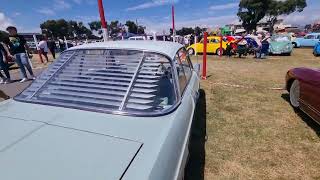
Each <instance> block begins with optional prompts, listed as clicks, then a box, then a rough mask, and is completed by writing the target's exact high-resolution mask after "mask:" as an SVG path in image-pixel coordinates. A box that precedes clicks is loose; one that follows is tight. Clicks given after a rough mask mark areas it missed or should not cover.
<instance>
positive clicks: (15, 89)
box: [0, 54, 58, 97]
mask: <svg viewBox="0 0 320 180" xmlns="http://www.w3.org/2000/svg"><path fill="white" fill-rule="evenodd" d="M57 56H58V55H57ZM49 61H50V62H49V63H48V64H50V63H52V62H53V59H52V57H51V56H50V55H49ZM31 62H32V65H33V72H34V74H35V75H36V76H38V75H39V74H40V73H41V72H42V71H43V70H45V69H46V68H47V64H43V63H40V61H39V56H38V55H37V54H34V55H33V58H32V59H31ZM13 67H16V68H17V65H14V66H13ZM27 74H28V75H29V73H28V72H27ZM10 75H11V79H12V80H13V83H10V84H0V91H3V92H4V93H5V94H6V95H7V96H10V97H14V96H16V95H18V94H20V93H21V92H22V91H23V90H24V89H25V88H27V87H28V86H29V85H30V84H31V82H32V80H29V81H27V82H24V83H20V82H19V81H20V79H21V77H20V70H19V69H18V68H17V69H13V70H11V71H10Z"/></svg>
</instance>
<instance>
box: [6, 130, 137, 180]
mask: <svg viewBox="0 0 320 180" xmlns="http://www.w3.org/2000/svg"><path fill="white" fill-rule="evenodd" d="M1 125H2V124H1ZM140 147H141V143H139V142H134V141H130V140H125V139H119V138H114V137H110V136H105V135H99V134H95V133H90V132H85V131H80V130H75V129H70V128H64V127H58V126H53V125H44V126H42V127H41V128H39V129H37V130H36V131H35V132H33V133H31V134H29V135H28V137H26V138H24V139H23V140H21V141H20V142H19V143H16V144H15V145H14V146H13V147H11V148H9V149H6V150H5V151H2V152H0V172H1V173H0V179H3V180H18V179H26V180H40V179H46V180H58V179H59V180H72V179H74V180H88V179H95V180H105V179H120V178H121V176H122V174H123V173H124V172H125V170H126V168H127V167H128V166H129V164H130V162H131V160H132V159H133V158H134V156H135V154H136V153H137V152H138V151H139V149H140Z"/></svg>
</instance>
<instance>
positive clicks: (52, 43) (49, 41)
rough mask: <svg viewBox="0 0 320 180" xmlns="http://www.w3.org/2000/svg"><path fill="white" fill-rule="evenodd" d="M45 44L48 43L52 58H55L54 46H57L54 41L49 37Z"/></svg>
mask: <svg viewBox="0 0 320 180" xmlns="http://www.w3.org/2000/svg"><path fill="white" fill-rule="evenodd" d="M47 44H48V48H49V50H50V52H51V54H52V57H53V59H56V48H57V45H56V42H55V41H54V40H53V39H52V38H50V39H49V40H48V41H47Z"/></svg>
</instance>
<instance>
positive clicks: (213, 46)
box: [208, 38, 220, 53]
mask: <svg viewBox="0 0 320 180" xmlns="http://www.w3.org/2000/svg"><path fill="white" fill-rule="evenodd" d="M219 45H220V41H219V39H217V38H213V39H210V43H209V46H208V49H210V51H208V52H209V53H216V52H217V49H218V48H219Z"/></svg>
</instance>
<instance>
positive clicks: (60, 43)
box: [58, 38, 66, 52]
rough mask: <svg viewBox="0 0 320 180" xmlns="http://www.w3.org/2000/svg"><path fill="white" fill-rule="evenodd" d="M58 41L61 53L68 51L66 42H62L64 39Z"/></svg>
mask: <svg viewBox="0 0 320 180" xmlns="http://www.w3.org/2000/svg"><path fill="white" fill-rule="evenodd" d="M58 41H59V48H60V52H63V51H64V50H66V45H65V43H64V40H62V38H59V39H58Z"/></svg>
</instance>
